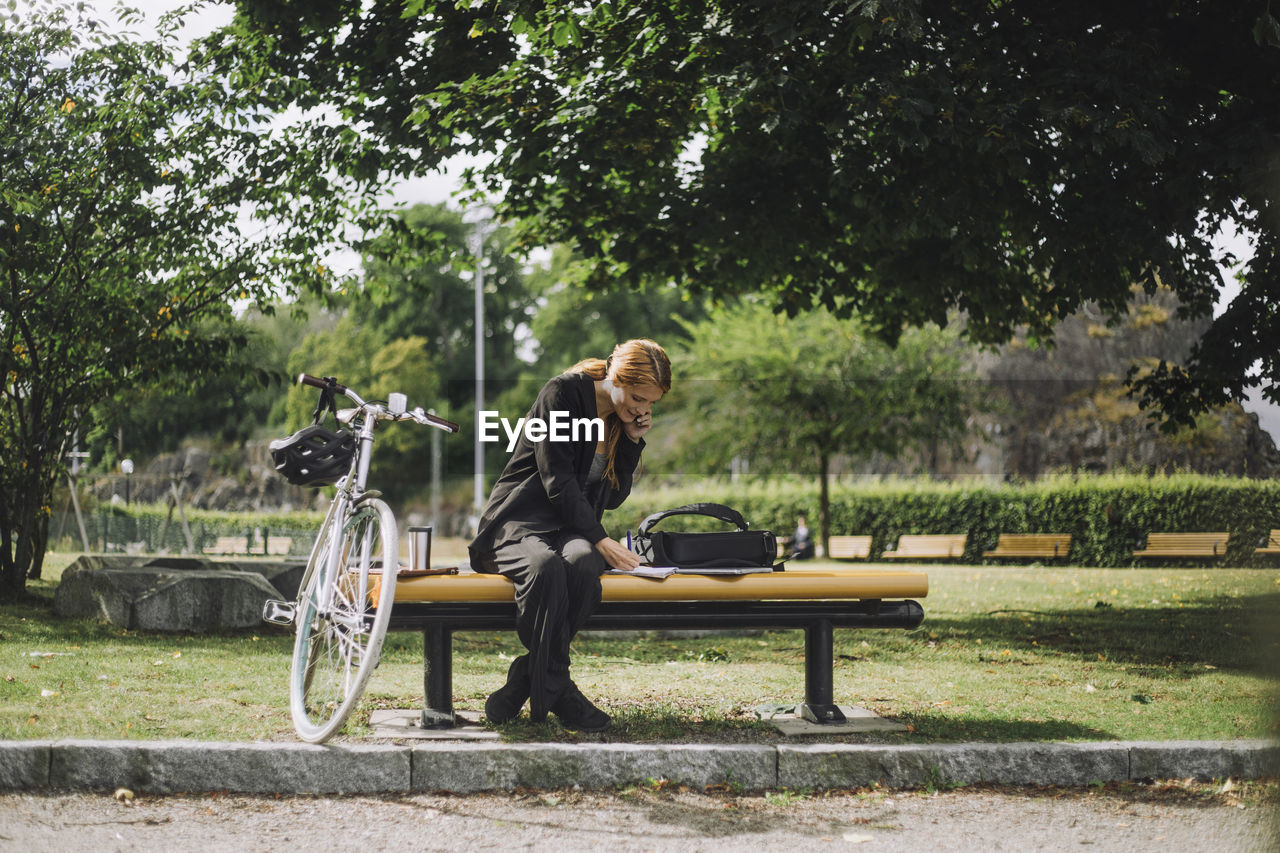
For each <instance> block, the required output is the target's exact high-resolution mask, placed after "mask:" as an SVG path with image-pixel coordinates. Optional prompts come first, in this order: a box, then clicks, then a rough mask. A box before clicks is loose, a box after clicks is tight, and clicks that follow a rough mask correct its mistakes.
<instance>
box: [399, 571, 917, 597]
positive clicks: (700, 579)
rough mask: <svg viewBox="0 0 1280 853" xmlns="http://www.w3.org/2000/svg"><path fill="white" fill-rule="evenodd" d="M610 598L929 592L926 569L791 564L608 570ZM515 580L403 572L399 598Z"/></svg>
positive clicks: (500, 591) (506, 589) (499, 593)
mask: <svg viewBox="0 0 1280 853" xmlns="http://www.w3.org/2000/svg"><path fill="white" fill-rule="evenodd" d="M600 585H601V587H602V588H603V591H604V595H603V600H604V601H822V600H848V599H887V598H920V597H924V596H927V595H928V594H929V576H928V575H927V574H925V573H924V572H904V571H884V570H870V569H869V570H864V571H857V570H854V571H808V570H802V569H790V568H788V569H787V570H786V571H785V572H771V573H768V574H754V575H730V576H712V575H672V576H670V577H668V578H664V579H662V580H655V579H653V578H641V577H628V576H626V575H604V576H603V577H601V578H600ZM514 589H515V586H514V584H512V582H511V581H509V580H507V578H505V577H503V576H502V575H486V574H480V573H477V572H462V573H460V574H456V575H427V576H424V577H415V578H401V579H400V580H399V581H397V583H396V597H395V600H396V602H397V603H398V602H402V601H403V602H419V601H434V602H445V601H449V602H473V601H474V602H481V601H512V600H514V597H515V596H514Z"/></svg>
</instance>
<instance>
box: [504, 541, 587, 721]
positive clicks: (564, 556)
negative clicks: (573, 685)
mask: <svg viewBox="0 0 1280 853" xmlns="http://www.w3.org/2000/svg"><path fill="white" fill-rule="evenodd" d="M493 561H494V563H495V564H496V567H497V569H498V571H499V572H501V573H502V574H503V575H506V576H507V577H509V578H511V580H513V581H514V582H515V585H516V613H517V616H516V633H517V634H518V635H519V637H520V642H522V643H524V646H525V648H527V649H528V650H529V654H527V655H525V656H524V657H525V658H526V664H525V665H526V667H527V670H528V673H529V681H530V684H531V690H530V695H529V716H530V717H531V718H532V719H534V720H541V719H544V718H545V717H546V715H547V710H548V709H549V708H550V707H551V706H552V705H553V704H554V703H555V701H556V700H557V699H559V698H560V695H561V694H562V693H564V691H565V689H566V688H567V687H568V686H569V684H570V681H569V641H570V640H572V639H573V637H574V635H575V634H577V633H578V630H579V629H580V628H581V627H582V626H583V625H584V624H586V621H587V617H589V616H590V615H591V614H592V612H593V611H594V610H595V609H596V605H598V604H599V603H600V575H601V574H603V573H604V572H605V571H606V570H607V569H608V566H607V565H606V564H605V561H604V557H602V556H600V553H599V552H598V551H596V549H595V548H594V547H592V545H591V543H590V542H588V541H587V540H586V539H584V538H582V537H581V536H575V535H571V534H567V533H552V534H547V535H540V536H526V537H525V538H524V539H521V540H519V541H518V542H510V543H507V544H505V545H502V546H501V547H499V548H498V549H497V550H496V551H495V552H494V556H493Z"/></svg>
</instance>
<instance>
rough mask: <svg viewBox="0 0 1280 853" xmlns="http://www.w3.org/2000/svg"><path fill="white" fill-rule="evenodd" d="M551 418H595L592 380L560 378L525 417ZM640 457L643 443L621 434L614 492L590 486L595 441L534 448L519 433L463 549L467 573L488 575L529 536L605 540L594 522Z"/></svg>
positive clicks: (616, 499)
mask: <svg viewBox="0 0 1280 853" xmlns="http://www.w3.org/2000/svg"><path fill="white" fill-rule="evenodd" d="M552 412H568V417H569V418H594V417H596V416H597V414H598V412H597V409H596V395H595V383H594V382H593V380H592V379H591V377H589V376H587V375H586V374H583V373H562V374H560V375H559V376H556V377H554V378H552V379H551V380H550V381H549V382H547V384H546V385H544V386H543V387H542V390H541V391H540V392H539V393H538V398H537V400H535V401H534V403H533V406H532V408H530V409H529V414H528V415H527V416H526V417H529V418H534V417H537V418H542V419H543V420H544V421H546V422H548V423H550V421H551V413H552ZM583 432H586V431H583ZM643 450H644V439H641V440H640V441H639V442H635V441H632V440H631V439H630V438H628V437H627V436H626V435H623V436H622V437H621V438H620V439H619V440H618V449H617V452H616V455H615V456H614V473H616V474H617V476H618V486H617V488H614V486H613V485H612V484H610V483H609V481H608V480H604V479H602V480H601V481H600V482H599V483H596V484H594V485H592V486H591V487H588V486H587V474H588V472H589V471H590V470H591V462H592V459H593V458H594V457H595V452H596V442H595V440H594V437H592V436H587V435H584V436H583V437H582V438H581V440H579V441H550V440H544V441H537V442H534V441H529V439H528V438H527V437H526V436H525V434H524V432H523V431H522V432H521V434H520V438H519V440H518V441H517V442H516V447H515V450H514V452H513V453H512V454H511V458H510V459H509V460H507V466H506V467H505V468H504V469H503V471H502V476H500V477H499V478H498V482H497V483H495V484H494V487H493V491H492V492H490V493H489V500H488V501H487V502H486V503H485V507H484V512H483V513H482V514H481V516H480V524H479V526H478V527H477V530H476V538H475V539H474V540H472V542H471V545H470V548H469V550H470V552H471V565H472V567H474V568H475V569H476V570H477V571H486V570H489V569H487V567H486V565H485V564H486V563H489V558H491V557H492V555H493V552H494V551H495V550H496V549H497V548H498V547H500V546H501V545H503V544H506V543H508V542H514V541H517V540H519V539H522V538H524V537H525V536H529V535H533V534H546V533H554V532H559V531H567V532H571V533H576V534H578V535H580V536H582V537H584V538H585V539H586V540H587V541H588V542H590V543H591V544H592V545H594V544H595V543H597V542H599V541H600V540H601V539H604V538H605V537H606V536H607V535H608V534H606V533H605V529H604V527H603V525H601V524H600V518H601V516H603V515H604V511H605V510H606V509H614V508H615V507H618V506H621V505H622V502H623V501H624V500H626V497H627V495H629V494H630V493H631V479H632V476H633V475H634V473H635V469H636V464H637V463H638V462H639V461H640V453H641V452H642V451H643Z"/></svg>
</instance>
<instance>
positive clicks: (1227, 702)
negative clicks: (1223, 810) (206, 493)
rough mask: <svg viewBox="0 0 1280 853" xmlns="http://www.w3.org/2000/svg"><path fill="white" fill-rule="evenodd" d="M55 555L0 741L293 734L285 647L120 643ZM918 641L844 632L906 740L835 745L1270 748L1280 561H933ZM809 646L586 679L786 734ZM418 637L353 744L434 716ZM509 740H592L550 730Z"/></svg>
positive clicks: (733, 652) (2, 618)
mask: <svg viewBox="0 0 1280 853" xmlns="http://www.w3.org/2000/svg"><path fill="white" fill-rule="evenodd" d="M73 556H74V555H52V556H51V559H50V561H49V563H48V566H47V568H48V571H47V572H46V575H47V577H46V579H45V580H42V581H38V582H35V583H33V584H32V585H31V592H32V599H31V600H30V601H29V602H27V603H25V604H22V605H7V606H4V607H0V678H3V681H0V738H6V739H52V738H66V737H84V738H146V739H158V738H192V739H202V740H275V739H284V740H292V739H293V738H294V735H293V729H292V725H291V723H290V721H289V713H288V696H287V690H286V674H287V670H288V665H289V654H290V652H291V637H290V636H289V635H286V634H284V633H278V632H276V631H275V630H274V629H272V628H270V627H269V626H266V625H264V626H263V628H262V630H261V631H258V632H256V633H251V632H246V633H242V634H238V635H233V636H205V635H162V634H144V633H139V632H136V631H124V630H121V629H119V628H115V627H112V626H109V625H105V624H100V623H96V622H91V621H86V620H77V619H62V618H59V617H56V616H54V615H53V613H52V607H51V601H52V591H53V589H54V586H55V584H56V580H57V577H58V575H59V574H60V572H61V570H62V568H63V567H65V566H66V565H67V564H68V563H69V562H70V560H71V559H72V558H73ZM927 571H928V573H929V576H930V583H931V591H930V594H929V596H928V597H927V598H925V599H923V600H922V602H921V603H922V604H923V605H924V608H925V621H924V624H923V625H922V626H921V627H920V628H919V629H917V630H914V631H889V630H880V631H862V632H858V631H848V630H837V631H836V667H835V692H836V698H837V700H838V701H840V702H841V703H843V704H858V705H862V706H864V707H867V708H870V709H871V710H874V711H876V712H878V713H880V714H882V715H885V716H888V717H892V718H894V719H896V720H898V721H900V722H903V723H905V724H907V725H908V726H910V727H911V731H910V732H908V733H905V734H892V735H862V736H847V737H838V738H824V740H846V741H860V740H879V741H887V742H895V743H896V742H901V743H913V742H930V741H952V740H981V741H1002V740H1111V739H1122V740H1169V739H1184V738H1185V739H1210V738H1213V739H1216V738H1254V737H1269V736H1270V737H1274V736H1275V735H1276V733H1277V725H1276V720H1277V716H1276V709H1277V701H1276V700H1277V696H1278V694H1280V624H1278V623H1280V571H1277V570H1275V569H1240V570H1237V569H1212V568H1187V569H1079V568H1038V567H1029V568H1007V567H964V566H960V567H957V566H929V567H927ZM803 649H804V640H803V635H802V633H801V632H799V631H772V632H765V633H757V634H748V635H743V636H724V635H715V636H707V637H701V638H693V639H689V638H678V637H662V636H655V635H650V634H643V635H639V636H617V635H593V636H589V637H581V638H579V639H578V640H577V641H576V642H575V644H574V653H575V659H574V677H575V679H576V680H577V682H578V683H579V685H581V687H582V689H583V691H584V692H585V693H586V694H587V695H588V696H591V697H592V698H594V699H596V700H597V701H598V703H599V704H600V705H601V706H602V707H604V708H605V709H606V710H608V711H609V712H610V713H611V714H613V715H614V717H615V725H614V728H613V729H612V730H611V731H610V732H608V733H606V734H604V735H593V736H582V737H588V738H589V739H591V740H607V741H631V742H654V741H739V742H753V743H767V742H775V741H778V740H780V739H781V736H780V735H778V734H777V733H776V732H775V731H774V730H773V729H772V727H771V726H768V725H767V724H765V723H762V722H761V721H760V720H759V719H758V717H757V710H758V709H760V708H762V707H764V706H771V705H772V706H777V705H783V704H789V703H794V702H796V701H798V700H800V699H801V698H802V697H803V695H804V671H803V664H802V661H803ZM519 651H520V649H519V647H518V644H517V641H516V640H515V637H514V635H513V634H504V633H473V634H460V635H458V636H457V637H456V638H455V660H454V693H455V705H456V707H457V708H459V709H470V710H477V711H478V710H480V709H481V708H482V707H483V704H484V697H485V696H486V695H487V694H488V692H489V691H491V690H493V689H494V688H496V687H497V686H498V685H499V684H500V683H501V682H502V679H503V677H504V675H505V672H506V667H507V663H508V661H509V660H510V658H511V657H512V656H513V655H515V654H517V653H519ZM421 697H422V641H421V638H420V637H419V636H418V635H415V634H411V633H395V634H392V635H390V636H389V637H388V640H387V649H386V651H385V653H384V658H383V662H382V665H381V666H380V667H379V669H378V671H377V672H376V673H375V674H374V676H373V679H372V680H371V682H370V685H369V689H368V691H367V694H366V702H365V704H364V707H363V708H362V710H361V712H359V713H358V714H357V719H355V720H354V721H353V723H352V724H349V726H348V730H347V731H348V735H347V737H351V738H355V737H359V736H361V735H363V734H367V733H368V729H367V727H366V725H365V724H366V722H367V717H368V710H370V709H372V708H378V707H394V708H410V707H416V706H419V705H420V703H421ZM502 732H503V736H504V737H506V738H508V739H511V740H546V739H557V740H564V739H566V738H572V739H577V738H578V737H579V736H578V735H575V734H570V733H566V732H565V731H564V730H563V729H561V728H560V727H559V726H558V725H556V724H555V723H554V722H548V723H544V724H541V725H533V724H531V723H528V722H527V721H524V720H521V721H516V722H514V723H511V724H508V725H507V726H504V727H502Z"/></svg>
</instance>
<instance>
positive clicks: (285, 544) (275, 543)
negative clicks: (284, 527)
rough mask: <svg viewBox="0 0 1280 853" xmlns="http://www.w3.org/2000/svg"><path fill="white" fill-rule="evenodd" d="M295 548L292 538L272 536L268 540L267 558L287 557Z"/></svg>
mask: <svg viewBox="0 0 1280 853" xmlns="http://www.w3.org/2000/svg"><path fill="white" fill-rule="evenodd" d="M292 547H293V537H292V536H271V537H269V538H268V539H267V548H266V552H267V556H268V557H287V556H288V555H289V550H290V549H291V548H292Z"/></svg>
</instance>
